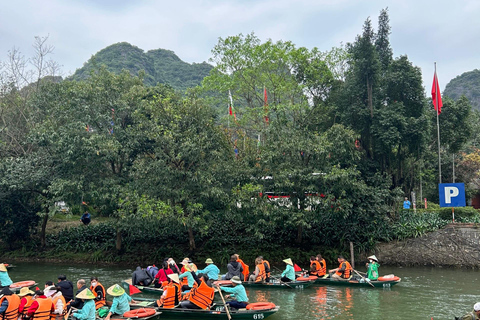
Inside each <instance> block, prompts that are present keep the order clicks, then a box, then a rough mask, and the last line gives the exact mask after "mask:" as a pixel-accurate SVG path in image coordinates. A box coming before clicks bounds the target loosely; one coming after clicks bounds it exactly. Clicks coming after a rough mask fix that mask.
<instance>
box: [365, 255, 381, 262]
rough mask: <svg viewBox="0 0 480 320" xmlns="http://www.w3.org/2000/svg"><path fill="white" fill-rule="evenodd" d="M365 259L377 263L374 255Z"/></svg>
mask: <svg viewBox="0 0 480 320" xmlns="http://www.w3.org/2000/svg"><path fill="white" fill-rule="evenodd" d="M367 259H368V260H370V259H371V260H375V261H377V262H378V259H377V257H375V255H373V256H370V257H368V258H367Z"/></svg>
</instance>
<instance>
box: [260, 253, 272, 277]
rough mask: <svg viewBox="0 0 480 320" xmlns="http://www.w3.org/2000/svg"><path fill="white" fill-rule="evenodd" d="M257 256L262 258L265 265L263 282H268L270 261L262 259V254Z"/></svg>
mask: <svg viewBox="0 0 480 320" xmlns="http://www.w3.org/2000/svg"><path fill="white" fill-rule="evenodd" d="M259 258H260V259H261V260H262V263H263V265H264V266H265V282H270V269H271V268H270V262H268V261H267V260H265V259H263V256H260V257H259Z"/></svg>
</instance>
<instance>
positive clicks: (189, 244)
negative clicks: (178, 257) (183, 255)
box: [188, 227, 196, 251]
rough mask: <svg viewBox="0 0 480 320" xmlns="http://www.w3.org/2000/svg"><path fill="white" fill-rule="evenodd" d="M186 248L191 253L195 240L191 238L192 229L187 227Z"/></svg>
mask: <svg viewBox="0 0 480 320" xmlns="http://www.w3.org/2000/svg"><path fill="white" fill-rule="evenodd" d="M188 246H189V247H190V251H193V250H195V249H196V247H195V238H194V237H193V229H192V227H188Z"/></svg>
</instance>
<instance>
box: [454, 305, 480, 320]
mask: <svg viewBox="0 0 480 320" xmlns="http://www.w3.org/2000/svg"><path fill="white" fill-rule="evenodd" d="M455 319H457V320H477V319H480V302H477V303H475V305H474V306H473V312H469V313H467V314H466V315H464V316H463V317H461V318H458V317H455Z"/></svg>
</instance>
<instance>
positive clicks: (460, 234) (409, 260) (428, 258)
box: [375, 223, 480, 268]
mask: <svg viewBox="0 0 480 320" xmlns="http://www.w3.org/2000/svg"><path fill="white" fill-rule="evenodd" d="M375 254H376V255H377V257H378V259H379V260H380V264H384V265H399V266H415V265H417V266H418V265H426V266H445V267H466V268H480V224H467V223H451V224H449V225H447V226H446V227H445V228H443V229H441V230H437V231H435V232H431V233H429V234H426V235H424V236H421V237H418V238H413V239H407V240H404V241H392V242H389V243H381V244H379V245H378V246H377V250H376V252H375Z"/></svg>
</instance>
